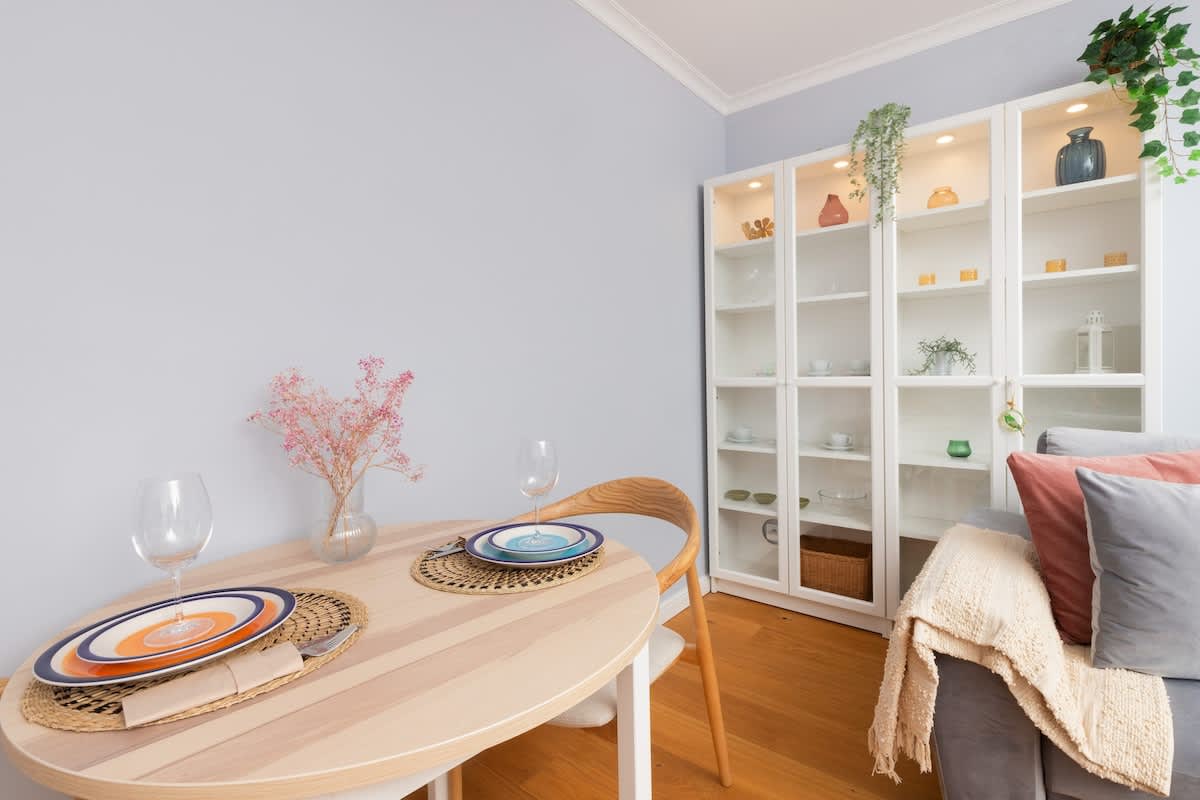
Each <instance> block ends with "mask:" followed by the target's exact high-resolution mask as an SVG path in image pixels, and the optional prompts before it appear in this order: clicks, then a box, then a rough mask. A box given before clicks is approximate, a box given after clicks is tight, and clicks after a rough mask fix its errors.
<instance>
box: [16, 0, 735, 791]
mask: <svg viewBox="0 0 1200 800" xmlns="http://www.w3.org/2000/svg"><path fill="white" fill-rule="evenodd" d="M0 108H2V109H3V117H4V121H3V124H0V274H3V276H4V286H3V291H0V374H2V375H3V376H4V381H5V383H4V391H3V392H2V393H0V398H2V399H0V406H2V413H3V417H4V419H5V420H6V423H7V425H6V430H5V436H4V444H5V448H4V449H5V458H3V459H2V460H0V501H2V507H3V508H5V509H8V512H9V513H8V519H7V523H6V525H5V532H4V536H3V539H4V551H3V552H4V557H3V559H2V560H0V608H4V609H6V611H5V613H4V614H3V618H4V620H5V631H4V633H5V636H4V641H3V643H2V644H0V675H4V674H8V673H9V672H10V671H11V670H12V669H14V668H15V667H16V666H17V665H18V664H19V663H20V661H21V660H22V659H23V658H24V656H25V655H26V654H28V653H29V652H31V651H33V650H34V648H35V647H37V646H38V645H39V643H41V642H43V641H45V640H46V639H48V638H49V637H50V636H51V635H52V634H53V633H55V632H56V631H57V630H58V629H59V628H61V627H62V626H65V625H66V624H68V623H69V622H70V621H71V620H72V619H73V618H75V617H77V616H78V615H79V614H80V613H82V612H83V611H85V610H87V609H89V608H93V607H95V606H96V605H97V604H100V603H103V602H106V601H110V600H112V599H114V598H116V597H117V596H119V595H120V594H122V593H124V592H126V591H128V590H130V589H132V588H134V587H136V586H138V585H141V584H143V583H145V582H147V581H150V580H155V579H157V578H156V575H157V573H156V572H155V571H154V570H152V569H150V568H149V567H146V566H144V565H143V564H141V563H140V562H139V561H138V559H137V557H136V556H135V555H134V553H133V550H132V548H131V547H130V545H129V539H128V536H129V522H130V517H131V506H132V501H133V494H134V489H135V487H136V486H137V482H138V480H139V478H141V477H142V476H144V475H149V474H155V473H157V472H160V471H162V470H165V469H172V468H190V469H196V470H199V471H200V472H202V473H203V474H204V476H205V478H206V479H207V481H208V484H209V489H210V492H211V494H212V498H213V503H214V506H215V514H216V533H215V536H214V538H213V541H212V544H211V546H210V548H209V551H208V552H206V553H205V555H204V556H203V559H204V560H205V561H210V560H214V559H217V558H221V557H223V556H227V555H230V554H232V553H236V552H240V551H245V550H248V549H251V548H255V547H259V546H262V545H266V544H270V543H273V542H278V541H281V540H284V539H286V538H290V537H295V536H298V535H302V534H303V533H304V532H305V531H306V529H307V527H308V525H309V524H310V520H311V519H312V518H313V517H315V514H316V510H317V509H316V507H315V502H314V499H315V498H316V497H317V489H318V487H317V485H316V483H315V479H311V478H308V477H306V476H303V475H300V474H298V473H296V472H294V471H293V470H291V469H289V468H288V467H287V466H286V462H285V459H284V456H283V454H282V452H281V451H280V449H279V443H278V441H277V440H275V439H272V438H271V437H270V436H269V435H268V434H266V433H265V432H263V431H261V430H259V429H256V428H254V427H252V426H251V425H249V424H247V423H246V422H245V421H244V418H245V415H246V414H247V413H248V412H249V411H251V410H253V409H254V408H255V407H257V406H258V405H259V404H260V403H261V402H262V401H263V400H264V398H265V384H266V381H267V379H268V378H269V377H270V375H271V374H272V373H273V372H275V371H277V370H279V369H281V368H283V367H286V366H289V365H293V364H295V365H301V366H303V367H305V368H306V369H307V370H309V371H310V372H311V373H312V374H313V375H314V376H315V377H316V378H318V379H319V380H321V381H323V382H326V383H329V384H332V385H334V386H336V387H337V388H339V389H347V388H349V384H350V381H351V380H352V378H353V370H354V364H355V361H356V360H357V359H358V358H359V357H360V356H362V355H364V354H366V353H369V352H373V353H376V354H378V355H381V356H384V357H386V358H387V359H388V360H389V362H390V364H391V365H392V366H394V367H396V368H405V367H407V368H412V369H413V370H414V371H415V372H416V375H417V380H416V384H415V385H414V387H413V389H412V391H411V393H410V395H409V397H410V400H409V403H408V404H407V408H406V418H407V422H408V443H409V452H410V453H411V455H412V456H413V457H414V458H416V459H418V460H419V461H420V462H423V463H425V464H427V465H428V468H429V469H428V478H427V479H426V480H425V481H424V482H423V483H420V484H417V485H412V486H410V485H405V484H404V483H403V482H402V481H401V480H400V479H399V478H398V476H394V475H391V474H389V473H380V474H378V475H377V476H375V477H373V478H372V479H371V481H370V482H369V484H368V487H367V502H368V505H369V509H370V510H371V511H372V512H374V513H375V515H376V517H377V518H378V519H380V520H381V521H399V520H419V519H439V518H465V517H484V518H496V517H505V516H507V515H510V514H513V513H515V512H518V511H521V510H522V509H524V508H525V507H526V506H525V505H524V501H523V500H522V499H521V497H520V495H519V494H518V492H517V490H516V478H515V475H514V474H513V472H514V463H515V455H516V452H515V451H516V442H517V439H518V436H519V435H520V434H521V433H523V432H527V431H528V432H534V431H544V432H548V433H549V435H551V436H554V437H556V438H557V439H558V440H559V443H560V445H561V450H562V480H561V483H560V488H559V490H558V491H557V493H556V496H559V497H562V496H565V495H566V494H567V493H569V492H572V491H574V490H577V489H580V488H583V487H584V486H587V485H589V484H591V483H594V482H598V481H601V480H605V479H608V478H613V477H617V476H620V475H627V474H650V475H659V476H662V477H664V478H667V479H669V480H671V481H674V482H675V483H677V484H678V485H679V486H681V487H682V488H683V489H684V490H685V491H686V492H687V493H688V494H689V495H690V496H691V497H692V498H694V499H695V500H696V501H697V503H698V504H700V503H702V500H703V496H704V451H703V416H702V415H703V409H702V406H701V402H700V399H699V398H701V397H702V396H703V360H702V354H701V346H700V342H701V341H702V336H701V323H702V312H701V307H702V291H701V288H702V287H701V273H700V270H699V268H698V265H699V263H700V240H701V233H700V195H699V189H698V187H699V184H700V183H701V181H703V180H704V179H705V178H707V177H709V176H711V175H716V174H719V173H721V172H722V171H723V169H724V121H723V120H722V118H721V117H720V116H719V115H718V114H717V113H716V112H714V111H713V110H712V109H710V108H709V107H708V106H706V105H705V104H704V103H702V102H701V101H700V100H698V99H697V98H695V97H694V96H693V95H692V94H691V93H690V92H689V91H688V90H687V89H685V88H683V87H682V86H680V85H679V84H678V83H677V82H676V81H674V80H673V79H672V78H670V77H669V76H668V75H666V74H665V73H663V72H662V71H661V70H660V69H659V68H658V67H656V66H655V65H654V64H652V63H651V62H650V61H648V60H647V59H646V58H644V57H643V56H642V55H640V54H639V53H638V52H636V51H635V50H634V49H633V48H631V47H630V46H629V45H627V44H626V43H625V42H624V41H622V40H621V39H620V38H618V37H617V36H616V35H614V34H613V33H611V32H610V31H609V30H607V29H606V28H604V27H603V26H602V25H600V24H598V23H597V22H596V21H595V20H594V19H593V18H592V17H591V16H589V15H588V14H587V13H586V12H585V11H583V10H582V9H580V8H579V7H578V6H577V5H576V4H575V3H573V2H570V0H512V1H511V2H506V3H496V2H488V0H444V1H443V2H436V3H416V2H394V1H392V0H338V2H332V1H330V0H258V2H254V3H247V2H242V0H212V1H211V2H191V3H160V2H153V1H152V0H112V1H111V2H105V3H92V2H87V0H38V2H28V0H0ZM606 530H607V531H609V532H610V533H613V534H614V535H616V536H617V538H623V537H624V538H626V539H627V541H629V543H630V544H632V545H634V546H635V547H638V548H639V549H640V550H641V551H642V552H643V553H645V554H646V556H647V557H648V559H649V560H650V561H651V562H652V563H654V564H656V565H661V564H662V563H664V562H665V561H666V560H667V559H668V558H669V556H671V555H673V554H674V553H675V552H676V551H677V549H678V546H679V544H680V541H681V540H680V538H679V536H678V535H677V534H675V533H671V532H669V531H668V530H667V529H666V528H665V526H661V527H660V526H652V527H649V528H646V529H645V530H643V529H642V528H641V527H631V526H630V525H628V524H626V523H625V522H621V521H612V522H611V523H609V524H608V525H607V526H606ZM162 585H163V588H164V591H165V589H166V584H165V583H163V584H162ZM14 609H21V611H20V613H14V611H13V610H14ZM39 796H45V795H44V794H43V793H41V792H40V791H39V790H36V789H33V788H32V787H31V786H30V785H29V784H28V783H26V782H25V781H24V779H21V778H18V777H17V776H15V774H13V773H12V772H11V770H9V768H8V766H7V764H6V762H5V761H4V760H3V759H0V797H4V798H5V800H16V798H30V797H39Z"/></svg>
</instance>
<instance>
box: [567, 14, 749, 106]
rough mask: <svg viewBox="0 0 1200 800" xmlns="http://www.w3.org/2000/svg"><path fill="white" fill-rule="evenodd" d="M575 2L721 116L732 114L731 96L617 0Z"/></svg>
mask: <svg viewBox="0 0 1200 800" xmlns="http://www.w3.org/2000/svg"><path fill="white" fill-rule="evenodd" d="M575 2H576V3H577V4H578V5H579V6H580V7H582V8H583V9H584V10H585V11H587V12H588V13H589V14H591V15H592V16H593V17H595V18H596V19H598V20H600V21H601V22H603V23H604V24H605V25H606V26H608V27H609V28H610V29H611V30H612V32H613V33H615V34H617V35H618V36H620V37H621V38H622V39H624V40H625V41H627V42H629V43H630V44H631V45H633V46H634V47H635V48H636V49H638V50H640V51H641V53H642V55H644V56H646V58H648V59H650V60H651V61H653V62H654V63H655V64H657V65H658V66H660V67H662V69H663V70H664V71H665V72H666V73H667V74H668V75H670V76H671V77H672V78H674V79H675V80H677V81H679V82H680V83H682V84H683V85H684V86H686V87H687V88H688V89H690V90H691V91H692V93H693V94H695V95H696V96H697V97H699V98H700V99H701V100H703V101H704V102H706V103H708V104H709V105H710V106H712V107H713V108H715V109H716V110H717V111H719V112H720V113H721V114H728V113H729V100H730V97H729V95H728V94H726V93H725V92H724V91H723V90H721V89H720V88H719V87H718V86H717V85H716V84H715V83H713V82H712V81H710V80H709V79H708V76H706V75H705V74H704V73H703V72H701V71H700V70H698V69H696V68H695V67H694V66H692V64H691V62H689V61H688V60H687V59H686V58H684V57H683V56H681V55H680V54H679V53H677V52H675V50H674V49H673V48H672V47H671V46H670V45H668V44H667V43H666V42H664V41H663V40H662V39H660V38H659V37H658V35H657V34H655V33H654V32H653V31H651V30H650V29H649V28H647V27H646V26H645V25H643V24H642V23H641V22H640V21H639V20H638V19H637V17H635V16H633V15H632V14H630V13H629V12H628V11H626V10H625V9H624V8H623V7H622V6H621V5H620V4H619V3H617V2H615V0H575Z"/></svg>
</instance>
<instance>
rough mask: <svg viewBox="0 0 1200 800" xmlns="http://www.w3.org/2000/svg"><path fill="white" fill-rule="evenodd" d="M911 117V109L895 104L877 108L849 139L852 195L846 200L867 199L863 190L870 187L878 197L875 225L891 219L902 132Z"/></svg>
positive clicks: (902, 137) (902, 140)
mask: <svg viewBox="0 0 1200 800" xmlns="http://www.w3.org/2000/svg"><path fill="white" fill-rule="evenodd" d="M911 113H912V109H910V108H909V107H908V106H902V105H899V104H898V103H888V104H887V105H883V106H880V107H879V108H876V109H873V110H872V111H871V112H870V113H868V114H867V116H866V117H865V118H864V119H863V120H861V121H860V122H859V123H858V127H857V128H855V129H854V136H852V137H851V139H850V166H849V168H848V170H847V175H848V176H849V178H850V185H851V186H853V187H854V191H852V192H850V194H849V195H848V197H849V199H851V200H863V199H867V198H868V194H867V187H868V186H870V187H872V188H873V189H874V190H875V193H876V195H878V197H879V206H878V208H877V209H876V210H875V224H876V225H879V224H880V223H882V222H883V221H884V220H885V219H889V218H891V217H893V216H895V202H896V193H897V192H899V191H900V186H899V183H898V182H899V179H900V168H901V165H902V161H903V159H904V129H905V128H906V127H908V117H909V114H911ZM860 149H861V151H862V153H861V158H860V154H859V150H860ZM860 171H861V178H860Z"/></svg>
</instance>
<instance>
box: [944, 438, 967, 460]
mask: <svg viewBox="0 0 1200 800" xmlns="http://www.w3.org/2000/svg"><path fill="white" fill-rule="evenodd" d="M946 455H948V456H950V457H951V458H968V457H969V456H970V455H971V443H970V442H968V441H967V440H966V439H951V440H950V444H948V445H946Z"/></svg>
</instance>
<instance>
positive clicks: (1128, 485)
mask: <svg viewBox="0 0 1200 800" xmlns="http://www.w3.org/2000/svg"><path fill="white" fill-rule="evenodd" d="M1075 476H1076V478H1077V479H1078V480H1079V488H1080V489H1082V490H1083V500H1084V507H1085V509H1086V511H1087V522H1088V544H1089V545H1090V548H1091V555H1092V572H1094V573H1095V574H1096V583H1095V588H1094V589H1093V591H1092V665H1093V666H1096V667H1123V668H1125V669H1132V670H1137V671H1138V672H1148V673H1150V674H1152V675H1162V676H1164V677H1167V678H1191V679H1192V680H1196V679H1200V594H1197V592H1196V589H1195V585H1194V581H1195V578H1196V576H1197V575H1200V534H1197V532H1196V530H1195V526H1196V521H1197V520H1200V486H1193V485H1189V484H1183V483H1164V482H1162V481H1153V480H1146V479H1144V478H1128V477H1124V476H1120V475H1106V474H1104V473H1102V472H1096V471H1095V470H1090V469H1077V470H1075Z"/></svg>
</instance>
